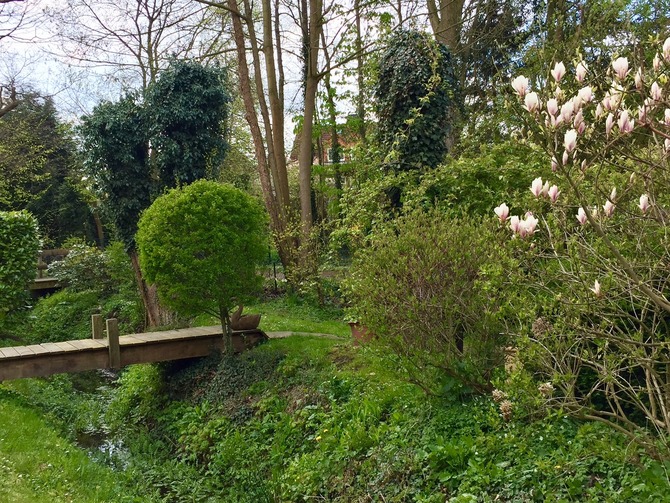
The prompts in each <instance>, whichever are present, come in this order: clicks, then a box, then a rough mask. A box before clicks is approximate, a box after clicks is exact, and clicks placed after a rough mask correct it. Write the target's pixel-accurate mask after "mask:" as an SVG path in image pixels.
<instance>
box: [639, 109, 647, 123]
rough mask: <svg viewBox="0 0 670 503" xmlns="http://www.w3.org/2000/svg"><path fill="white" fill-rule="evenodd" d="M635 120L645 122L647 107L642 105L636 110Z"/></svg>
mask: <svg viewBox="0 0 670 503" xmlns="http://www.w3.org/2000/svg"><path fill="white" fill-rule="evenodd" d="M637 118H638V120H639V121H640V122H641V123H644V122H647V107H646V106H644V105H641V106H640V108H638V109H637Z"/></svg>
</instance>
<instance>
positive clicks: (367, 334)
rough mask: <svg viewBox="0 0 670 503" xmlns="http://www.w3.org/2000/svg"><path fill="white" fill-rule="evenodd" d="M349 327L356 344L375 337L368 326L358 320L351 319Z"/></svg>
mask: <svg viewBox="0 0 670 503" xmlns="http://www.w3.org/2000/svg"><path fill="white" fill-rule="evenodd" d="M349 327H350V328H351V337H353V339H354V344H355V345H356V346H358V345H359V344H365V343H366V342H370V341H371V340H372V339H374V337H375V335H374V334H373V333H372V332H371V331H370V329H369V328H368V327H366V326H365V325H361V324H360V323H359V322H357V321H350V322H349Z"/></svg>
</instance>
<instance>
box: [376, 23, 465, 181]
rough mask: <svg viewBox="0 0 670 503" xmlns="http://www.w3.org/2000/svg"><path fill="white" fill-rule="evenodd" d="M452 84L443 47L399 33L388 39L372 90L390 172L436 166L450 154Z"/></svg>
mask: <svg viewBox="0 0 670 503" xmlns="http://www.w3.org/2000/svg"><path fill="white" fill-rule="evenodd" d="M455 90H456V80H455V78H454V72H453V68H452V63H451V55H450V53H449V50H448V49H447V47H446V46H445V45H444V44H441V43H439V42H436V41H435V39H434V38H432V37H431V36H430V35H428V34H426V33H422V32H419V31H408V30H401V31H398V32H396V33H395V34H394V35H393V36H392V37H391V38H390V39H389V41H388V44H387V46H386V49H385V50H384V52H383V54H382V56H381V58H380V65H379V80H378V83H377V86H376V89H375V97H376V107H377V116H378V119H379V140H380V143H381V145H382V148H383V149H384V151H385V160H384V164H385V166H386V167H387V168H389V169H392V170H394V171H407V170H413V169H418V168H422V167H431V168H434V167H435V166H437V165H438V164H439V163H440V162H441V161H442V160H443V158H444V155H445V154H446V152H447V150H448V143H449V141H450V140H449V138H450V135H451V133H452V128H453V121H454V117H455V112H456V106H455V104H456V99H455V95H456V92H455Z"/></svg>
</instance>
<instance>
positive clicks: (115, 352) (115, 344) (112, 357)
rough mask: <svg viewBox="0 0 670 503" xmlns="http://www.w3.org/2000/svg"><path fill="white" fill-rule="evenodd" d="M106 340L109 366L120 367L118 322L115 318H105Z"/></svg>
mask: <svg viewBox="0 0 670 503" xmlns="http://www.w3.org/2000/svg"><path fill="white" fill-rule="evenodd" d="M107 341H108V344H109V367H110V368H113V369H118V368H121V347H120V346H119V324H118V322H117V320H116V318H111V319H109V320H107Z"/></svg>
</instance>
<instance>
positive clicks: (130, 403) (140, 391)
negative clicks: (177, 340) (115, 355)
mask: <svg viewBox="0 0 670 503" xmlns="http://www.w3.org/2000/svg"><path fill="white" fill-rule="evenodd" d="M117 384H118V388H117V389H116V390H115V391H114V393H113V395H112V399H111V401H110V402H109V405H108V407H107V411H106V414H105V417H106V420H107V424H108V425H109V427H110V429H111V430H112V431H118V430H122V429H123V428H125V427H127V426H137V425H140V424H142V425H145V426H147V425H148V421H149V420H150V419H153V418H155V417H156V416H157V414H158V411H159V410H160V409H161V406H162V404H163V403H164V394H163V387H164V386H163V373H162V371H161V370H160V368H159V367H158V365H131V366H129V367H127V368H126V369H125V370H124V371H123V373H122V374H121V377H119V379H118V381H117Z"/></svg>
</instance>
